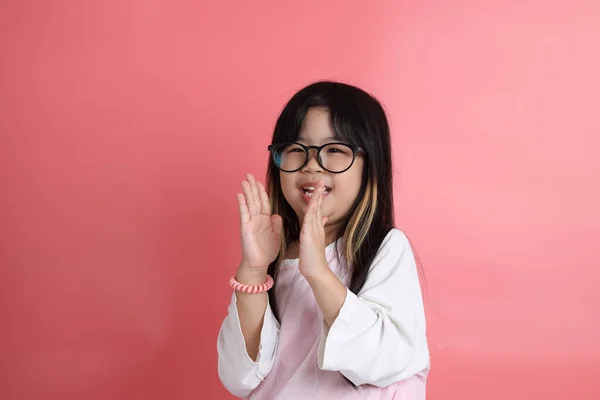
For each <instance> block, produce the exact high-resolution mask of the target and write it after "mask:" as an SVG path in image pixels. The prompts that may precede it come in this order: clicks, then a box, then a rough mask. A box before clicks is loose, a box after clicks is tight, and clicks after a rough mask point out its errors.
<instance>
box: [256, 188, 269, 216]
mask: <svg viewBox="0 0 600 400" xmlns="http://www.w3.org/2000/svg"><path fill="white" fill-rule="evenodd" d="M258 193H259V195H260V204H261V210H260V211H261V213H262V214H265V215H271V204H270V203H269V196H268V195H267V191H266V190H265V186H264V185H263V184H262V183H260V182H258Z"/></svg>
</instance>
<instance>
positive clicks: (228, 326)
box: [217, 293, 279, 397]
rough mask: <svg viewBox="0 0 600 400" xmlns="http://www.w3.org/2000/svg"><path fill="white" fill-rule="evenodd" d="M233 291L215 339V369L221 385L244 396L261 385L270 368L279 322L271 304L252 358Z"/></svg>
mask: <svg viewBox="0 0 600 400" xmlns="http://www.w3.org/2000/svg"><path fill="white" fill-rule="evenodd" d="M236 302H237V297H236V295H235V293H234V294H233V296H232V299H231V303H230V304H229V308H228V314H227V316H226V317H225V320H224V321H223V324H222V325H221V329H220V330H219V337H218V340H217V353H218V372H219V378H220V380H221V382H222V383H223V386H225V388H226V389H227V390H228V391H229V392H230V393H231V394H233V395H234V396H237V397H246V396H248V395H249V394H250V393H251V392H252V391H253V390H254V389H256V388H257V387H258V385H260V383H261V382H262V381H263V379H264V378H265V376H267V374H268V373H269V372H271V369H272V368H273V361H274V358H275V350H276V349H277V344H278V342H279V322H278V321H277V319H276V318H275V315H274V314H273V311H272V310H271V306H270V305H269V303H268V302H267V309H266V311H265V316H264V320H263V326H262V330H261V333H260V345H259V352H258V357H257V359H256V361H253V360H252V359H251V358H250V356H249V355H248V353H247V352H246V343H245V341H244V336H243V334H242V328H241V326H240V320H239V317H238V312H237V305H236Z"/></svg>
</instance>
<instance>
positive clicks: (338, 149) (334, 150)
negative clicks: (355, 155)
mask: <svg viewBox="0 0 600 400" xmlns="http://www.w3.org/2000/svg"><path fill="white" fill-rule="evenodd" d="M327 152H328V153H334V154H335V153H341V154H345V153H346V152H345V151H344V150H342V149H340V148H337V147H330V148H328V149H327Z"/></svg>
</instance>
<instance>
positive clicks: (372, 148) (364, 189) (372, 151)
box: [267, 81, 394, 318]
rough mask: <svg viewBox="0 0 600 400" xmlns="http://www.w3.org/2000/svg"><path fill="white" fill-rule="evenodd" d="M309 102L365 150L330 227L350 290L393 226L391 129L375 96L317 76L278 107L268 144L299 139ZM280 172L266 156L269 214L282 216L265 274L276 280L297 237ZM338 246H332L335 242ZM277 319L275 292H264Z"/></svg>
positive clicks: (342, 137)
mask: <svg viewBox="0 0 600 400" xmlns="http://www.w3.org/2000/svg"><path fill="white" fill-rule="evenodd" d="M312 107H323V108H326V109H327V110H328V111H329V114H330V120H331V124H332V129H333V131H334V133H335V135H336V136H337V138H338V139H340V140H341V141H344V142H346V143H348V144H350V145H352V146H360V147H361V148H362V149H363V151H364V157H365V162H364V169H363V174H362V185H361V188H360V191H359V194H358V196H357V197H356V200H355V201H354V204H353V205H352V207H351V208H350V211H349V212H348V214H347V215H346V216H345V217H343V218H342V219H341V220H340V221H339V222H338V223H337V224H336V225H335V226H334V227H333V229H334V232H335V235H336V239H340V238H342V239H343V240H341V243H342V246H343V247H342V248H343V250H342V254H339V253H338V254H337V256H338V260H339V261H340V262H341V264H342V265H344V267H345V268H346V271H347V273H349V276H350V283H349V289H350V291H352V292H353V293H355V294H358V292H359V291H360V290H361V288H362V287H363V285H364V283H365V281H366V279H367V276H368V274H369V267H370V265H371V263H372V262H373V259H374V258H375V255H376V253H377V250H378V249H379V247H380V245H381V243H382V241H383V239H384V238H385V236H386V235H387V234H388V232H389V231H390V230H391V229H392V228H393V227H394V210H393V204H394V202H393V186H392V155H391V143H390V129H389V124H388V120H387V117H386V114H385V111H384V109H383V107H382V106H381V104H380V103H379V101H378V100H377V99H375V98H374V97H373V96H371V95H369V94H368V93H366V92H365V91H363V90H362V89H359V88H357V87H354V86H351V85H348V84H345V83H339V82H332V81H321V82H316V83H313V84H311V85H309V86H306V87H304V88H303V89H301V90H300V91H299V92H297V93H296V94H295V95H294V96H293V97H292V98H291V99H290V100H289V101H288V103H287V104H286V105H285V107H284V109H283V110H282V112H281V114H280V116H279V118H278V120H277V123H276V125H275V130H274V132H273V138H272V141H271V142H272V143H281V142H293V141H295V140H296V139H297V138H298V135H299V133H300V129H301V127H302V123H303V121H304V118H305V117H306V113H307V112H308V110H309V109H310V108H312ZM279 174H280V172H279V170H278V169H277V167H276V165H275V162H274V161H273V160H272V158H269V165H268V169H267V188H268V193H269V199H270V202H271V207H272V210H273V212H274V213H276V214H279V215H281V217H282V219H283V228H282V229H283V234H282V240H281V248H280V252H279V257H278V259H276V260H275V261H273V262H272V263H271V264H270V265H269V270H268V271H269V274H270V275H271V276H273V277H274V279H275V285H277V272H278V271H277V270H278V265H279V262H280V261H281V260H282V259H283V258H284V255H285V250H286V247H287V246H288V245H289V243H291V242H292V241H295V240H298V238H299V236H300V228H301V227H300V224H299V221H298V218H297V216H296V213H295V212H294V210H293V209H292V207H291V206H290V205H289V204H288V202H287V201H286V200H285V198H284V196H283V192H282V190H281V182H280V176H279ZM336 251H337V246H336ZM269 301H270V304H271V308H272V310H273V312H274V313H275V315H276V316H277V318H279V314H278V312H279V309H278V307H277V300H276V299H275V296H269Z"/></svg>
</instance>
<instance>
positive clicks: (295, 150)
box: [288, 147, 304, 153]
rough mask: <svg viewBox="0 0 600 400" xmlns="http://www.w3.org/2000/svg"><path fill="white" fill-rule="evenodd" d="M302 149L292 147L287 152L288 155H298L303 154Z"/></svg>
mask: <svg viewBox="0 0 600 400" xmlns="http://www.w3.org/2000/svg"><path fill="white" fill-rule="evenodd" d="M303 151H304V149H302V148H301V147H294V148H291V149H289V150H288V153H298V152H303Z"/></svg>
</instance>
